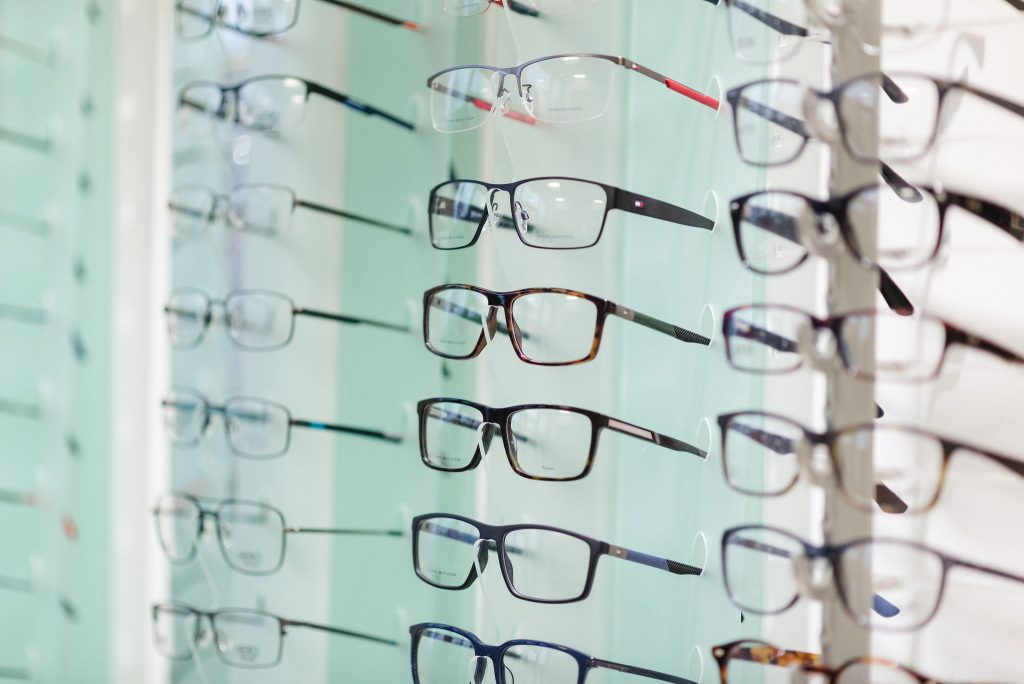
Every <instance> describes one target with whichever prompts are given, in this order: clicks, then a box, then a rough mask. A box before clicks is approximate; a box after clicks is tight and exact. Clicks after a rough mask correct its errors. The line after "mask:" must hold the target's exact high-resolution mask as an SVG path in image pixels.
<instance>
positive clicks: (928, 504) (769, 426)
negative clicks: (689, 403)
mask: <svg viewBox="0 0 1024 684" xmlns="http://www.w3.org/2000/svg"><path fill="white" fill-rule="evenodd" d="M718 426H719V428H720V429H721V434H722V441H721V444H722V467H723V469H724V471H725V480H726V482H727V483H728V484H729V486H730V487H732V488H733V489H734V490H736V491H738V492H741V493H743V494H748V495H752V496H764V497H773V496H782V495H783V494H785V493H787V492H788V491H790V490H791V489H792V488H793V487H794V486H796V483H797V481H798V480H799V479H800V477H801V475H803V476H805V477H807V478H808V480H809V481H810V482H811V483H813V484H815V485H818V486H822V487H826V486H830V485H833V484H835V485H837V486H838V487H839V489H840V491H841V492H842V494H843V495H844V496H845V497H846V499H847V500H848V501H849V502H850V503H851V504H852V505H853V506H855V507H856V508H859V509H861V510H863V511H867V512H875V511H882V512H884V513H892V514H903V513H906V514H915V513H925V512H927V511H930V510H931V509H932V508H934V506H935V505H936V503H937V502H938V500H939V496H940V495H941V494H942V488H943V485H944V484H945V482H946V473H947V472H948V470H949V464H950V461H951V460H952V459H953V457H954V456H956V455H973V456H977V457H980V458H984V459H986V460H989V461H991V462H993V463H995V464H997V465H1000V466H1002V467H1003V468H1006V469H1007V470H1009V471H1011V472H1013V473H1015V474H1017V475H1019V476H1022V477H1024V461H1022V460H1020V459H1018V458H1013V457H1011V456H1007V455H1004V454H998V453H996V452H993V451H989V450H987V449H982V448H980V447H977V446H973V445H970V444H966V443H964V442H960V441H957V440H953V439H949V438H947V437H942V436H940V435H937V434H935V433H933V432H929V431H928V430H922V429H920V428H916V427H910V426H904V425H889V424H885V423H866V424H863V425H849V426H845V427H842V428H839V429H837V430H830V431H829V432H824V433H819V432H814V431H812V430H810V429H809V428H807V427H805V426H804V425H801V424H800V423H798V422H796V421H794V420H791V419H789V418H786V417H784V416H780V415H777V414H773V413H764V412H762V411H741V412H738V413H728V414H724V415H721V416H719V417H718ZM821 448H824V449H825V450H826V451H827V453H828V460H822V459H818V458H815V451H816V450H817V449H821Z"/></svg>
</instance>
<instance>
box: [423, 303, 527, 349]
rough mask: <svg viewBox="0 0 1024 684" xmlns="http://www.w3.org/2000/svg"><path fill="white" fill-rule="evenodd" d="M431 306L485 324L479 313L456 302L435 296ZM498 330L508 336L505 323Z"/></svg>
mask: <svg viewBox="0 0 1024 684" xmlns="http://www.w3.org/2000/svg"><path fill="white" fill-rule="evenodd" d="M430 305H431V306H433V307H435V308H438V309H440V310H441V311H447V312H448V313H450V314H454V315H456V316H458V317H459V318H464V319H465V320H467V321H469V322H470V323H479V324H480V325H483V324H484V320H483V318H482V317H481V316H480V314H478V313H477V312H475V311H470V310H469V309H467V308H466V307H464V306H459V305H458V304H456V303H455V302H449V301H448V300H446V299H441V298H440V297H438V296H437V295H434V296H433V297H431V298H430ZM496 328H497V330H498V332H500V333H501V334H503V335H508V328H507V327H506V326H505V324H504V323H501V322H500V321H499V322H498V323H497V325H496ZM519 336H520V337H521V338H523V339H524V340H528V339H530V335H529V333H527V332H523V331H520V332H519Z"/></svg>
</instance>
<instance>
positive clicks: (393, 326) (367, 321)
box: [292, 306, 409, 332]
mask: <svg viewBox="0 0 1024 684" xmlns="http://www.w3.org/2000/svg"><path fill="white" fill-rule="evenodd" d="M292 312H293V313H294V314H295V315H296V316H310V317H312V318H322V319H324V320H328V321H336V322H338V323H350V324H352V325H371V326H373V327H375V328H384V329H385V330H394V331H396V332H409V328H408V326H404V325H398V324H397V323H387V322H386V321H377V320H374V319H372V318H360V317H358V316H346V315H344V314H332V313H327V312H326V311H318V310H316V309H306V308H303V307H301V306H296V307H294V308H293V309H292Z"/></svg>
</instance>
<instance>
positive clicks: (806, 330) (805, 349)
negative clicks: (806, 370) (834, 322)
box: [796, 320, 838, 372]
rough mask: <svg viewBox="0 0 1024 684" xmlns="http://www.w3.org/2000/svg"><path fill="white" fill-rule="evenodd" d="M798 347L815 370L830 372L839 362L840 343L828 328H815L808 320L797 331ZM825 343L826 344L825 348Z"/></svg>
mask: <svg viewBox="0 0 1024 684" xmlns="http://www.w3.org/2000/svg"><path fill="white" fill-rule="evenodd" d="M796 337H797V345H798V348H799V349H800V353H801V355H802V356H803V357H804V358H805V359H806V360H807V362H808V363H809V364H810V365H811V367H813V368H814V369H815V370H819V371H823V372H824V371H828V370H829V369H830V367H831V366H832V365H833V364H835V363H836V362H837V354H836V352H837V350H838V342H837V340H836V336H835V333H834V332H832V330H831V329H830V328H828V327H825V326H822V327H820V328H818V327H815V326H814V324H813V323H812V322H811V321H810V320H808V321H807V322H806V323H804V324H803V325H801V326H800V329H799V330H797V336H796ZM823 341H825V344H824V346H823Z"/></svg>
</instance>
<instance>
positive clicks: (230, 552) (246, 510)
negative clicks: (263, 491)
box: [217, 502, 284, 575]
mask: <svg viewBox="0 0 1024 684" xmlns="http://www.w3.org/2000/svg"><path fill="white" fill-rule="evenodd" d="M217 519H218V523H219V524H218V527H217V538H218V539H219V540H220V547H221V550H222V551H223V552H224V558H225V559H226V560H227V562H228V565H230V566H231V567H232V568H234V569H235V570H238V571H239V572H244V573H247V574H251V575H265V574H268V573H271V572H274V571H275V570H277V569H278V568H279V567H281V562H282V561H283V560H284V516H283V515H281V512H280V511H278V510H277V509H274V508H271V507H270V506H264V505H261V504H255V503H238V502H235V503H225V504H224V505H223V506H221V508H220V511H219V514H218V516H217Z"/></svg>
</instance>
